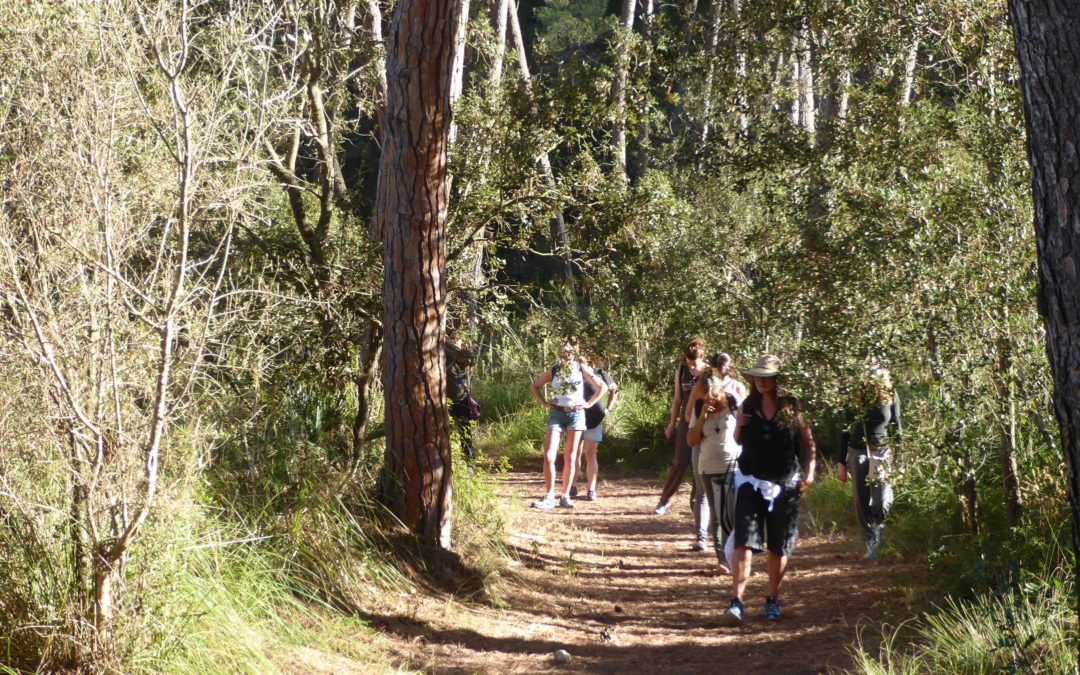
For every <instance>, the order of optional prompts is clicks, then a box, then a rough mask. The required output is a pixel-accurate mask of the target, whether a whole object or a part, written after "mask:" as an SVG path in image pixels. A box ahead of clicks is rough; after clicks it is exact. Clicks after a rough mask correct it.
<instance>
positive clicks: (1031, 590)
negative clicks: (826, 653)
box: [852, 578, 1080, 675]
mask: <svg viewBox="0 0 1080 675" xmlns="http://www.w3.org/2000/svg"><path fill="white" fill-rule="evenodd" d="M1073 597H1074V596H1073V595H1072V593H1071V589H1070V588H1069V586H1068V584H1064V583H1061V582H1060V580H1059V579H1056V578H1055V579H1054V580H1053V581H1052V582H1050V583H1042V584H1036V583H1033V584H1028V585H1025V586H1024V587H1023V588H1022V589H1021V590H1017V591H1012V592H1008V593H1005V594H1002V595H980V596H979V597H978V598H976V599H974V600H973V601H955V600H951V599H950V600H947V601H946V602H945V603H944V604H943V606H942V607H940V608H937V609H936V610H935V611H933V612H932V613H929V614H927V615H926V616H924V617H923V618H922V619H920V620H919V621H918V622H917V623H916V624H915V625H914V626H913V627H910V628H905V627H902V628H901V629H897V630H896V631H895V632H894V633H893V634H892V636H891V637H889V638H887V639H886V640H885V642H884V644H882V645H881V647H880V649H879V650H868V649H867V648H866V647H865V646H863V647H860V648H858V649H857V650H856V651H855V652H854V656H855V669H854V671H852V672H858V673H872V674H875V675H876V674H882V675H884V674H890V675H893V674H901V673H926V672H931V673H1001V672H1022V673H1075V672H1076V667H1077V666H1076V653H1077V648H1078V647H1080V644H1078V643H1077V627H1076V615H1075V612H1074V611H1073V609H1074V608H1073V606H1072V598H1073ZM908 634H910V635H911V638H910V641H908V640H902V639H901V636H903V635H908ZM873 651H878V652H879V654H880V655H879V656H877V657H875V656H874V655H873V653H872V652H873Z"/></svg>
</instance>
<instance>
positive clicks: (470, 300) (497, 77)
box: [461, 0, 510, 336]
mask: <svg viewBox="0 0 1080 675" xmlns="http://www.w3.org/2000/svg"><path fill="white" fill-rule="evenodd" d="M509 11H510V0H492V20H493V23H494V26H495V35H496V40H497V42H496V46H495V56H494V58H493V59H492V62H491V72H490V73H488V82H487V98H488V101H489V103H490V104H492V105H495V104H496V102H497V101H498V100H499V92H500V90H501V88H502V73H503V63H504V61H505V58H506V24H507V14H508V13H509ZM485 143H486V141H485ZM490 156H491V151H490V146H487V147H485V149H484V153H483V159H482V160H481V161H482V164H483V168H482V170H481V172H480V180H481V181H486V179H487V167H488V164H489V158H490ZM486 235H487V228H485V227H481V228H480V229H479V230H477V231H476V236H475V238H476V241H475V242H474V244H473V252H472V255H471V260H470V261H469V279H470V280H471V283H470V285H469V286H470V287H469V288H468V289H467V290H465V291H464V292H463V293H462V294H461V295H462V297H463V298H464V301H465V322H466V327H467V329H468V331H469V334H470V335H472V336H475V335H476V332H477V330H478V329H479V327H480V298H479V289H480V288H482V287H483V286H484V250H485V248H486V247H485V245H484V238H485V237H486Z"/></svg>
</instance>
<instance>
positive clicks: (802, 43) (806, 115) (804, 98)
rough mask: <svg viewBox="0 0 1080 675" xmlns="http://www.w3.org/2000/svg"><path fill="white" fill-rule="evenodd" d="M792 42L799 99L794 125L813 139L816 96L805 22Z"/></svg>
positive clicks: (811, 57)
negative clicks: (800, 127)
mask: <svg viewBox="0 0 1080 675" xmlns="http://www.w3.org/2000/svg"><path fill="white" fill-rule="evenodd" d="M794 42H795V54H794V56H793V58H792V61H793V62H794V63H795V72H796V77H797V79H796V92H797V97H798V99H799V115H798V120H797V122H796V123H797V124H800V125H802V127H803V128H804V129H806V131H807V132H808V133H809V134H810V135H811V138H813V136H814V133H815V131H816V130H817V96H816V94H815V91H814V61H813V53H812V52H811V41H810V27H809V26H808V25H807V24H806V21H805V20H804V21H803V23H802V28H801V29H800V30H799V33H798V35H796V36H795V41H794Z"/></svg>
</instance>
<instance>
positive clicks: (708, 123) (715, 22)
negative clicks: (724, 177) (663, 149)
mask: <svg viewBox="0 0 1080 675" xmlns="http://www.w3.org/2000/svg"><path fill="white" fill-rule="evenodd" d="M709 23H710V25H709V40H708V42H707V44H706V46H705V56H706V61H707V63H708V65H707V66H706V67H705V86H704V91H703V92H702V100H703V103H704V106H703V111H702V115H701V117H702V120H701V145H702V147H704V146H705V143H706V142H707V141H708V140H709V131H710V130H711V127H712V116H713V83H714V82H715V80H716V60H717V56H716V46H717V45H718V44H719V43H720V0H713V3H712V6H711V7H710V8H709Z"/></svg>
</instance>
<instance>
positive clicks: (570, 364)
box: [531, 342, 607, 509]
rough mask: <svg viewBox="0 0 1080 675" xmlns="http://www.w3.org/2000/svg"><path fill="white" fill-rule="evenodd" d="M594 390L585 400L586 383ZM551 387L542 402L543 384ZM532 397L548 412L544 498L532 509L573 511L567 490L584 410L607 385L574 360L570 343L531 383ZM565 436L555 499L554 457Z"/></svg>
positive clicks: (571, 483) (560, 349) (603, 392)
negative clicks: (559, 492)
mask: <svg viewBox="0 0 1080 675" xmlns="http://www.w3.org/2000/svg"><path fill="white" fill-rule="evenodd" d="M586 381H587V382H589V383H591V384H592V386H593V387H594V388H595V390H594V394H593V395H592V397H590V398H588V399H586V398H585V382H586ZM547 384H550V385H551V389H552V392H553V396H552V397H551V398H550V399H545V398H544V396H543V393H542V392H543V388H544V385H547ZM531 390H532V394H533V396H534V397H536V400H537V401H539V402H540V405H542V406H544V407H545V408H547V409H548V422H547V434H546V435H545V437H544V488H545V495H544V498H543V499H540V500H538V501H535V502H533V504H532V505H533V508H536V509H553V508H555V507H556V506H559V507H560V508H564V509H572V508H574V502H573V500H572V499H571V497H570V489H571V487H573V485H574V474H575V473H576V471H577V465H578V454H577V453H578V448H579V440H580V438H581V433H582V432H583V431H585V409H586V408H589V407H590V406H592V405H593V404H594V403H596V402H597V401H599V400H600V399H601V397H603V395H604V394H605V393H606V392H607V385H606V384H604V381H603V380H601V379H599V378H597V377H596V375H595V373H593V370H592V368H590V367H589V366H588V365H586V364H584V363H582V362H581V361H580V360H579V359H578V357H577V350H576V349H575V348H574V345H572V344H571V343H569V342H566V343H564V344H563V345H562V346H561V347H560V348H559V355H558V360H557V361H556V362H555V365H553V366H552V367H550V368H547V369H545V370H544V372H543V373H541V374H540V376H539V377H537V378H536V380H534V381H533V383H532V387H531ZM563 435H565V436H566V443H565V445H564V450H563V476H562V479H563V493H562V497H561V498H560V499H559V500H558V501H556V499H555V456H556V455H557V454H558V452H559V439H560V438H561V437H562V436H563Z"/></svg>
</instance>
